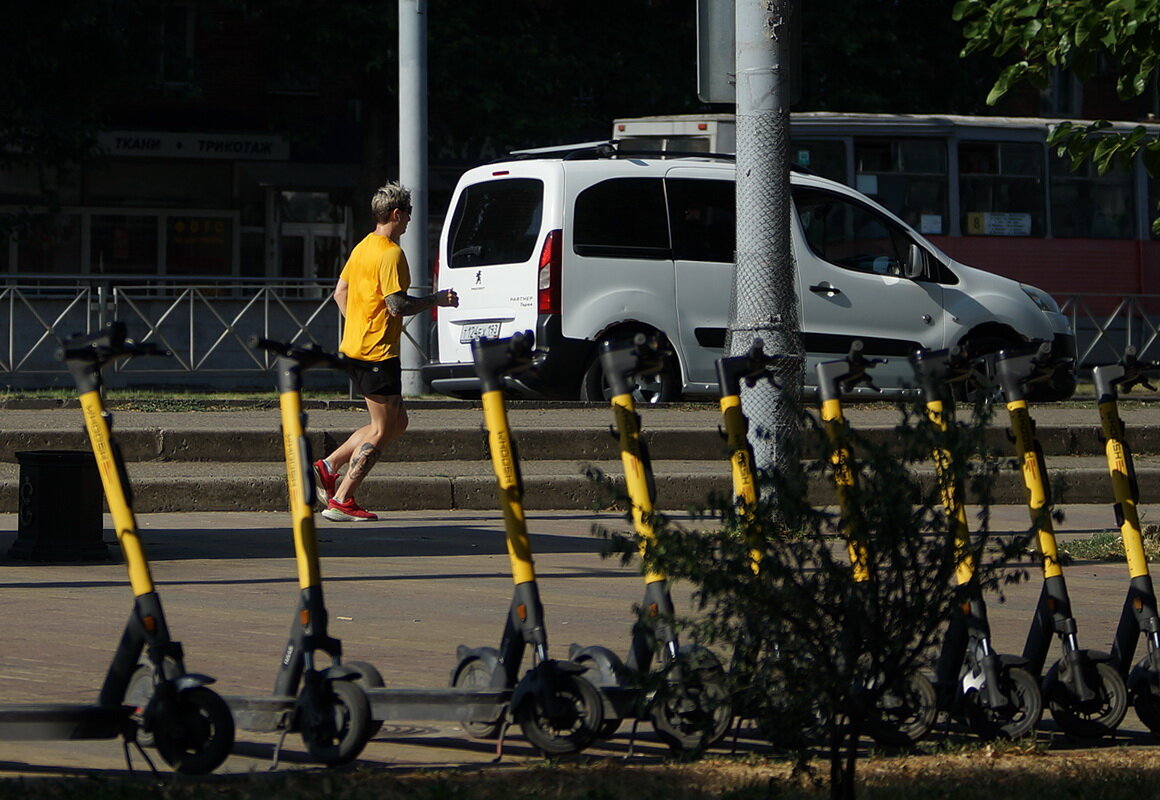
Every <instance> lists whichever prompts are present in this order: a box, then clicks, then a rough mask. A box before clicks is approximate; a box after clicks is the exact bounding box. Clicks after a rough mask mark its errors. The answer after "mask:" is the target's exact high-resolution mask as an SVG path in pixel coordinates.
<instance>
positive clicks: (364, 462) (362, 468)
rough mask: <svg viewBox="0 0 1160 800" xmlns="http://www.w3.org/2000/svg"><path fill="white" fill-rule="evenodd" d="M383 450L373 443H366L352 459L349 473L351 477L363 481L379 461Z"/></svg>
mask: <svg viewBox="0 0 1160 800" xmlns="http://www.w3.org/2000/svg"><path fill="white" fill-rule="evenodd" d="M380 455H382V452H381V451H380V450H379V449H378V448H377V447H375V446H374V445H372V444H366V443H364V444H363V445H361V446H360V447H359V449H358V451H357V452H356V453H355V454H354V456H353V457H352V458H351V460H350V467H349V468H348V473H349V475H350V477H351V478H353V479H354V480H356V481H361V480H362V479H363V478H365V477H366V476H367V475H368V474H369V473H370V471H371V467H373V466H374V465H375V464H377V463H378V461H379V456H380Z"/></svg>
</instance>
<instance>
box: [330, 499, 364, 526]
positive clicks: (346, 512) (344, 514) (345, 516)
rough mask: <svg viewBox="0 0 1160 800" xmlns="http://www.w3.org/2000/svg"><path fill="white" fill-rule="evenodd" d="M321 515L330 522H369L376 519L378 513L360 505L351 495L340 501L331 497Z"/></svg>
mask: <svg viewBox="0 0 1160 800" xmlns="http://www.w3.org/2000/svg"><path fill="white" fill-rule="evenodd" d="M322 516H323V517H325V518H326V519H328V520H330V521H331V522H371V521H373V520H376V519H378V515H376V514H372V513H371V512H369V511H367V510H366V509H365V508H362V507H360V506H359V504H358V503H356V502H355V501H354V498H353V497H351V498H350V499H348V500H345V501H343V502H341V503H340V502H339V501H337V500H335V499H334V498H333V497H332V498H330V500H329V502H327V504H326V510H325V511H323V512H322Z"/></svg>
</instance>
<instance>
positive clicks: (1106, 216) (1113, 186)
mask: <svg viewBox="0 0 1160 800" xmlns="http://www.w3.org/2000/svg"><path fill="white" fill-rule="evenodd" d="M1068 167H1069V160H1068V159H1066V158H1059V157H1058V156H1054V155H1053V156H1052V157H1051V233H1052V235H1053V236H1056V237H1059V238H1083V239H1131V238H1134V237H1135V236H1136V204H1135V201H1134V199H1133V197H1134V192H1133V185H1132V176H1131V173H1129V172H1125V171H1124V170H1123V169H1120V168H1118V167H1114V168H1112V169H1109V170H1108V171H1107V172H1105V173H1104V174H1103V175H1099V174H1097V172H1096V169H1095V167H1093V166H1092V165H1091V164H1090V163H1084V164H1081V165H1080V166H1079V168H1077V169H1076V170H1075V171H1074V172H1072V171H1071V170H1070V169H1068Z"/></svg>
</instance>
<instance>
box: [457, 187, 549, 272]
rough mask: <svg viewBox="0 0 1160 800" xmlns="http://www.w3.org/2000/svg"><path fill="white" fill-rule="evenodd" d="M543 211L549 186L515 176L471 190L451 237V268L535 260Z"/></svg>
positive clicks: (464, 197)
mask: <svg viewBox="0 0 1160 800" xmlns="http://www.w3.org/2000/svg"><path fill="white" fill-rule="evenodd" d="M543 212H544V182H543V181H541V180H538V179H536V178H511V179H509V180H499V181H487V182H486V183H477V184H474V185H472V186H468V187H467V188H466V189H465V190H464V191H463V193H462V194H460V195H459V202H458V203H457V204H456V206H455V211H454V212H453V217H452V220H453V224H452V227H451V232H450V234H451V235H450V236H449V237H448V243H447V249H448V253H449V255H448V257H447V262H448V264H447V265H448V266H449V267H452V268H454V267H486V266H491V265H493V264H521V263H523V262H525V261H528V260H530V259H531V258H532V254H533V252H534V250H535V247H536V241H537V240H538V239H539V234H540V221H541V219H542V218H543Z"/></svg>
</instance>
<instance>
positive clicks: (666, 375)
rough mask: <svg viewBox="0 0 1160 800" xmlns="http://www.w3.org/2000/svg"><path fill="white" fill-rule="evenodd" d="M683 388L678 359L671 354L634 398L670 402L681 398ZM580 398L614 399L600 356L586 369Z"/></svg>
mask: <svg viewBox="0 0 1160 800" xmlns="http://www.w3.org/2000/svg"><path fill="white" fill-rule="evenodd" d="M681 388H682V387H681V370H680V368H679V367H678V366H677V362H676V359H675V358H674V357H673V356H671V355H669V356H666V357H665V363H664V366H663V367H661V371H660V372H658V373H657V374H656V375H655V376H653V377H652V378H649V379H648V380H646V381H645V382H644V384H643V385H638V386H637V387H636V389H634V390H633V392H632V399H633V402H634V403H636V404H640V405H651V404H653V403H668V402H671V401H673V400H679V399H680V398H681ZM580 399H581V400H585V401H587V402H590V403H607V402H608V401H609V400H611V399H612V390H611V389H609V388H608V381H607V380H605V378H604V370H603V368H601V366H600V358H599V357H595V358H593V359H592V360H591V361H590V362H588V369H586V370H584V378H583V379H582V380H581V381H580Z"/></svg>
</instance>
